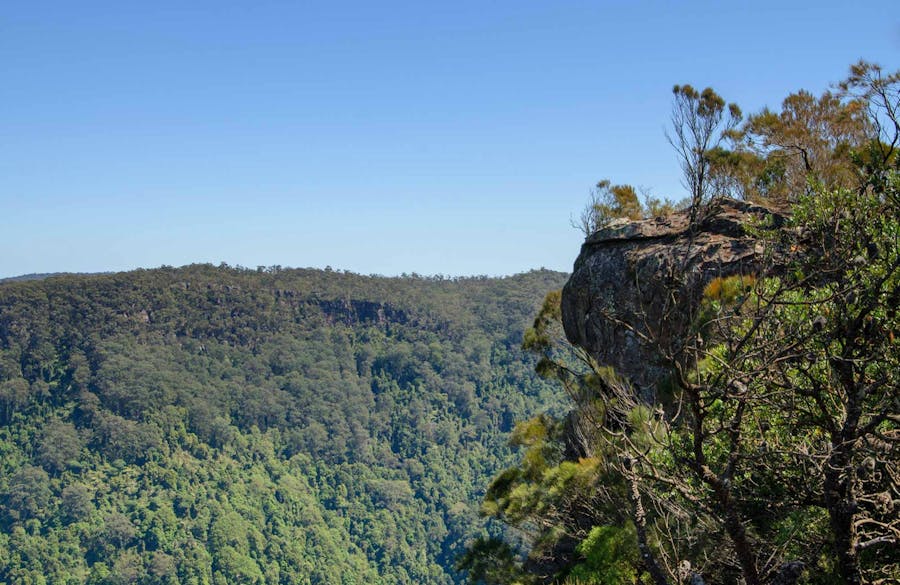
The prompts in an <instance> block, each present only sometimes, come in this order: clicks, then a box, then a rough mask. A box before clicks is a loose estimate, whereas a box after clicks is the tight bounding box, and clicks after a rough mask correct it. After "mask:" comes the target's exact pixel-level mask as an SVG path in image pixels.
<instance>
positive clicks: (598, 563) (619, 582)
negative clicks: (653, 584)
mask: <svg viewBox="0 0 900 585" xmlns="http://www.w3.org/2000/svg"><path fill="white" fill-rule="evenodd" d="M576 550H577V552H578V554H579V555H581V557H582V558H583V560H582V561H581V562H579V563H578V564H577V565H575V567H573V568H572V570H571V571H570V572H569V575H568V577H567V579H566V583H567V584H574V583H579V584H585V585H588V584H590V585H631V584H632V583H634V582H635V580H636V579H637V572H636V570H635V567H636V566H638V549H637V536H636V534H635V529H634V525H633V524H631V523H627V524H625V525H624V526H622V527H616V526H595V527H593V528H592V529H591V531H590V532H589V533H588V535H587V538H585V539H584V540H582V541H581V542H580V543H579V544H578V548H577V549H576Z"/></svg>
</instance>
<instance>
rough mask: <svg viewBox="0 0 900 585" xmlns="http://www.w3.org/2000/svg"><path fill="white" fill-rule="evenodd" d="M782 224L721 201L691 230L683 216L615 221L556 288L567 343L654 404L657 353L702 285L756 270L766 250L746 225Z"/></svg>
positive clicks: (661, 368)
mask: <svg viewBox="0 0 900 585" xmlns="http://www.w3.org/2000/svg"><path fill="white" fill-rule="evenodd" d="M784 219H785V218H784V216H783V215H781V214H779V213H777V212H775V211H773V210H771V209H768V208H765V207H761V206H758V205H753V204H750V203H746V202H740V201H734V200H724V201H722V202H721V203H720V204H719V205H718V207H717V209H715V210H714V212H712V213H710V214H709V215H708V217H707V219H706V220H705V221H701V222H699V223H698V224H697V225H696V226H695V227H694V228H693V229H692V228H691V223H690V217H689V213H688V211H679V212H676V213H674V214H672V215H669V216H666V217H657V218H652V219H644V220H639V221H631V220H615V221H613V222H612V223H610V224H608V225H607V226H606V227H604V228H602V229H600V230H599V231H597V232H595V233H594V234H592V235H591V236H590V237H588V238H587V240H586V241H585V242H584V244H583V245H582V247H581V253H580V254H579V256H578V259H577V260H576V261H575V266H574V269H573V272H572V276H571V277H570V278H569V280H568V282H567V283H566V285H565V287H564V288H563V294H562V318H563V326H564V328H565V332H566V337H567V338H568V339H569V341H570V342H572V343H574V344H576V345H579V346H581V347H583V348H584V349H586V350H587V351H588V352H589V353H590V354H591V355H592V356H593V357H594V359H596V360H597V361H598V363H600V364H601V365H604V366H612V367H614V368H615V369H616V371H617V372H618V374H620V375H622V376H624V377H626V378H627V379H628V380H629V381H630V382H631V383H632V384H633V385H634V386H635V387H636V389H637V390H638V391H639V392H640V393H641V395H643V396H645V397H652V396H653V394H654V386H655V384H656V383H657V382H659V381H660V380H661V379H662V378H663V377H664V376H665V374H666V371H667V367H666V363H665V361H666V360H665V355H664V354H665V353H666V352H665V351H662V348H666V349H668V350H672V349H673V348H675V349H676V350H677V347H676V345H677V343H679V341H678V340H680V339H682V338H683V336H684V334H685V333H686V331H687V328H688V327H689V326H690V324H691V321H692V320H693V318H694V315H695V313H696V310H697V308H698V307H699V304H700V300H701V297H702V294H703V289H704V287H705V286H706V284H707V283H709V282H710V281H711V280H712V279H714V278H717V277H723V276H731V275H734V274H755V273H758V272H759V271H760V270H761V269H762V267H763V264H764V262H765V258H764V256H765V254H764V252H765V250H764V246H763V245H762V243H761V242H760V241H759V240H758V239H757V238H756V237H754V236H753V235H752V234H751V233H750V231H748V230H747V229H746V228H747V226H749V225H752V224H754V223H759V222H760V221H769V222H772V225H774V226H781V225H782V224H783V223H784Z"/></svg>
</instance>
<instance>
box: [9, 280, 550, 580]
mask: <svg viewBox="0 0 900 585" xmlns="http://www.w3.org/2000/svg"><path fill="white" fill-rule="evenodd" d="M564 280H565V275H564V274H561V273H555V272H550V271H544V270H542V271H533V272H530V273H527V274H522V275H518V276H514V277H507V278H500V279H495V278H486V277H476V278H453V279H450V278H442V277H431V278H423V277H418V276H415V275H414V276H410V277H404V278H381V277H365V276H359V275H356V274H351V273H345V272H336V271H331V270H326V271H320V270H294V269H282V268H280V267H270V268H259V269H254V270H250V269H243V268H232V267H228V266H224V265H223V266H218V267H214V266H210V265H193V266H187V267H183V268H170V267H163V268H159V269H154V270H138V271H134V272H129V273H119V274H104V275H59V276H50V277H47V278H39V279H35V280H30V281H21V282H3V283H0V526H2V530H0V582H3V583H10V584H12V583H16V584H43V583H48V584H69V583H71V584H75V583H91V584H100V583H104V584H107V583H108V584H113V583H140V584H151V583H152V584H183V585H200V584H226V583H227V584H235V583H247V584H263V583H265V584H288V583H290V584H303V583H310V584H315V583H321V584H329V585H335V584H348V585H349V584H362V583H366V584H370V585H377V584H391V585H393V584H399V583H410V584H413V583H415V584H450V583H455V582H459V580H460V576H459V574H458V573H456V572H455V571H454V569H453V565H454V562H455V559H456V558H457V556H458V555H459V554H460V553H461V552H462V550H463V549H464V544H465V543H466V542H467V540H470V539H472V538H474V537H475V536H478V535H482V536H484V535H488V534H493V535H495V536H498V535H499V534H500V532H501V529H500V528H499V525H498V524H496V523H495V524H494V525H488V526H485V523H484V520H483V519H481V518H480V517H479V514H478V508H479V500H480V499H481V497H482V495H483V493H484V489H485V487H486V485H487V483H488V482H489V480H490V478H491V477H492V476H493V475H494V474H495V473H497V472H498V471H499V470H500V469H502V468H503V467H504V466H508V465H510V464H511V463H512V461H513V460H512V459H511V457H512V455H511V452H510V450H509V448H508V447H507V446H506V440H507V435H508V433H509V431H510V430H511V429H512V428H513V425H514V424H515V422H516V421H517V420H523V419H527V418H530V417H531V416H533V415H535V414H536V413H537V412H539V411H543V410H545V409H547V408H552V407H553V405H554V404H557V405H559V404H560V398H559V396H558V393H557V392H556V390H555V389H554V388H553V387H552V386H551V385H549V384H548V383H546V382H544V381H541V380H540V379H538V378H537V377H536V376H534V373H533V372H534V363H535V361H534V359H533V358H531V357H530V356H528V355H527V354H525V353H524V352H523V351H522V350H521V348H520V345H521V342H522V334H523V331H524V330H525V328H526V326H527V325H528V324H529V323H530V321H531V319H532V317H533V315H534V313H535V311H536V310H537V308H538V307H539V305H540V301H541V299H542V298H543V296H544V295H545V293H547V292H548V291H550V290H553V289H558V288H559V287H560V286H562V284H563V282H564Z"/></svg>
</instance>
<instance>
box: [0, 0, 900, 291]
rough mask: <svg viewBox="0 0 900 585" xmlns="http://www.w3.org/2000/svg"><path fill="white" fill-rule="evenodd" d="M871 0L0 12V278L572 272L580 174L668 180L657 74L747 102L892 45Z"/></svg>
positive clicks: (893, 16) (167, 6)
mask: <svg viewBox="0 0 900 585" xmlns="http://www.w3.org/2000/svg"><path fill="white" fill-rule="evenodd" d="M898 57H900V13H898V12H897V11H896V10H894V9H891V8H890V3H889V2H864V3H854V5H853V6H852V7H851V5H850V4H848V3H846V2H830V1H821V2H815V3H812V2H810V3H804V5H799V4H794V3H790V2H753V3H741V4H726V3H724V2H629V3H624V2H622V3H608V2H567V1H555V2H527V1H522V0H519V1H511V2H505V1H503V2H488V1H485V0H482V1H477V2H469V1H467V0H460V1H454V2H446V3H435V2H421V1H420V2H338V1H332V2H287V1H277V2H276V1H265V0H256V1H253V2H223V1H221V0H220V1H217V2H186V1H183V0H182V1H173V2H169V1H162V0H156V1H154V2H121V1H116V2H90V1H84V2H58V3H54V2H41V1H38V0H35V1H28V2H26V1H13V2H9V3H5V4H4V6H3V8H2V9H0V63H2V64H3V65H2V72H3V83H2V84H0V222H2V223H0V277H3V276H12V275H18V274H23V273H31V272H55V271H80V272H94V271H107V270H126V269H131V268H136V267H145V268H151V267H156V266H160V265H162V264H168V265H176V266H178V265H182V264H187V263H191V262H213V263H219V262H222V261H224V262H228V263H229V264H240V265H243V266H249V267H256V266H257V265H273V264H281V265H283V266H298V267H307V266H312V267H325V266H326V265H330V266H332V267H334V268H337V269H347V270H352V271H355V272H360V273H364V274H370V273H379V274H389V275H390V274H400V273H403V272H408V273H409V272H418V273H421V274H438V273H440V274H450V275H464V274H490V275H498V274H512V273H516V272H521V271H523V270H528V269H530V268H537V267H541V266H544V267H548V268H554V269H558V270H569V269H571V266H572V262H573V261H574V259H575V257H576V255H577V253H578V247H579V245H580V241H581V235H580V234H579V232H577V231H576V230H574V229H573V228H572V227H571V226H570V224H569V222H570V218H571V217H572V216H574V215H576V214H577V213H578V211H579V210H580V209H581V207H582V206H583V205H584V203H585V201H586V199H587V196H588V192H589V189H590V187H591V185H593V184H594V183H595V182H596V181H597V180H598V179H601V178H610V179H611V180H613V181H614V182H627V183H632V184H635V185H642V186H646V187H650V188H652V190H653V193H654V194H656V195H658V196H670V197H673V198H680V197H681V196H682V194H683V193H682V188H681V186H680V183H679V170H678V164H677V161H676V159H675V156H674V153H673V151H672V149H671V147H670V146H669V145H668V144H667V143H666V140H665V137H664V134H663V132H664V128H665V126H666V123H667V120H668V115H669V111H670V103H671V102H670V99H669V98H670V95H671V94H670V91H671V87H672V85H673V84H675V83H685V82H687V83H691V84H693V85H695V86H701V87H702V86H707V85H711V86H713V87H714V88H715V89H717V90H718V91H719V92H720V93H721V94H722V95H723V96H724V97H726V99H728V100H731V101H736V102H738V103H739V104H740V105H741V106H742V107H743V108H744V110H745V111H755V110H758V109H759V108H761V107H762V106H763V105H771V106H777V105H778V104H779V103H780V101H781V99H782V98H783V97H784V96H785V95H787V94H788V93H790V92H791V91H795V90H797V89H800V88H806V89H809V90H811V91H813V92H816V93H819V92H821V91H823V90H825V89H826V88H827V87H828V84H829V83H831V82H835V81H838V80H839V79H840V78H841V77H842V76H844V74H845V73H846V71H847V68H848V66H849V65H850V63H852V62H854V61H856V60H857V59H859V58H865V59H868V60H871V61H875V62H878V63H880V64H882V65H883V66H884V67H885V68H887V69H891V70H893V69H896V68H898V67H900V58H898Z"/></svg>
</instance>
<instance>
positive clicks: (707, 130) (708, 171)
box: [666, 85, 742, 223]
mask: <svg viewBox="0 0 900 585" xmlns="http://www.w3.org/2000/svg"><path fill="white" fill-rule="evenodd" d="M672 94H673V95H674V96H675V103H674V104H673V106H672V117H671V122H672V134H669V133H666V138H667V139H668V141H669V143H670V144H671V145H672V146H673V147H674V148H675V150H676V152H677V153H678V159H679V162H680V163H681V171H682V181H683V185H684V187H685V189H687V191H688V193H689V194H690V208H691V210H692V211H691V221H692V223H695V222H696V220H697V219H699V218H701V217H702V216H703V215H704V213H705V211H704V210H705V208H706V207H707V206H708V204H710V203H711V202H713V200H714V199H715V198H717V197H721V196H723V195H724V194H723V193H721V192H717V191H715V190H714V189H713V185H714V183H713V181H712V175H713V167H712V159H711V158H710V156H709V153H710V151H712V150H713V149H716V148H718V147H719V146H720V145H721V144H722V143H723V141H725V140H726V139H727V138H728V137H729V135H730V132H731V131H732V130H734V128H735V127H736V126H737V125H738V123H740V121H741V117H742V114H741V110H740V108H739V107H738V106H737V105H736V104H727V105H726V103H725V100H724V99H723V98H722V97H721V96H720V95H719V94H717V93H716V92H715V91H713V89H712V88H709V87H707V88H706V89H704V90H703V91H702V92H698V91H697V90H696V89H694V88H693V87H692V86H690V85H676V86H675V87H674V88H672Z"/></svg>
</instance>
